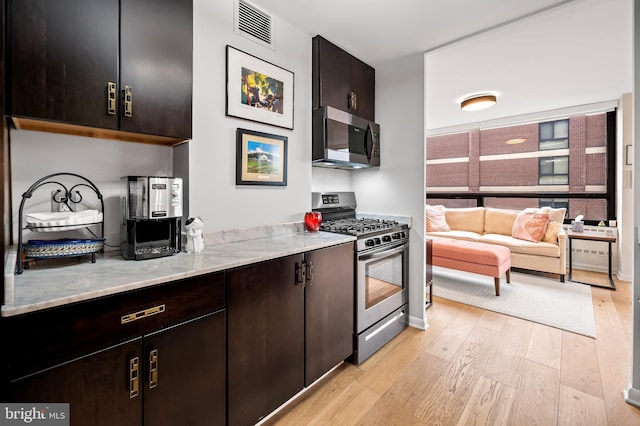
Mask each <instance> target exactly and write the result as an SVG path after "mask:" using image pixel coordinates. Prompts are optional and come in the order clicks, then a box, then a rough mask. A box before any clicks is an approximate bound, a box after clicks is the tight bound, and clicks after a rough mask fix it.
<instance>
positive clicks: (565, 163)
mask: <svg viewBox="0 0 640 426" xmlns="http://www.w3.org/2000/svg"><path fill="white" fill-rule="evenodd" d="M538 161H539V172H538V181H539V183H540V185H568V184H569V156H568V155H567V156H563V157H541V158H539V159H538Z"/></svg>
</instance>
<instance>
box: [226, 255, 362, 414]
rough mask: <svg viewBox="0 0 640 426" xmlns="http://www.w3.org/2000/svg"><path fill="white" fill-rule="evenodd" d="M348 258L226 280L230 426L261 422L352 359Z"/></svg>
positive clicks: (293, 263) (236, 273)
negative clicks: (321, 377)
mask: <svg viewBox="0 0 640 426" xmlns="http://www.w3.org/2000/svg"><path fill="white" fill-rule="evenodd" d="M353 256H354V251H353V244H344V245H339V246H334V247H329V248H325V249H320V250H315V251H311V252H307V253H305V254H304V255H302V254H300V255H294V256H288V257H283V258H279V259H275V260H271V261H267V262H263V263H259V264H255V265H251V266H247V267H242V268H238V269H234V270H232V271H229V272H228V273H227V281H226V282H227V290H226V294H227V315H228V329H227V333H228V334H227V335H228V340H227V345H228V376H227V380H228V394H227V397H228V418H229V425H233V426H238V425H240V426H241V425H253V424H255V423H257V422H259V421H260V420H261V419H263V418H264V417H266V416H268V415H269V414H270V413H271V412H273V411H274V410H275V409H277V408H278V407H279V406H281V405H282V404H283V403H285V402H286V401H288V400H289V399H290V398H291V397H293V396H294V395H295V394H296V393H298V392H299V391H301V390H302V389H303V388H304V387H305V386H307V385H309V384H311V383H312V382H313V381H315V380H316V379H317V378H319V377H320V376H322V375H323V374H324V373H326V372H327V371H329V370H330V369H331V368H333V367H334V366H336V365H337V364H339V363H340V362H341V361H343V360H345V359H347V358H348V357H349V356H350V355H351V354H352V353H353V321H354V317H353V309H354V302H353V298H354V258H353ZM302 271H304V274H303V273H302Z"/></svg>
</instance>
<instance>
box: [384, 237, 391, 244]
mask: <svg viewBox="0 0 640 426" xmlns="http://www.w3.org/2000/svg"><path fill="white" fill-rule="evenodd" d="M382 241H384V242H385V243H388V242H389V241H391V237H390V236H389V235H385V236H384V237H382Z"/></svg>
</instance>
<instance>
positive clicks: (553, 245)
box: [426, 205, 567, 282]
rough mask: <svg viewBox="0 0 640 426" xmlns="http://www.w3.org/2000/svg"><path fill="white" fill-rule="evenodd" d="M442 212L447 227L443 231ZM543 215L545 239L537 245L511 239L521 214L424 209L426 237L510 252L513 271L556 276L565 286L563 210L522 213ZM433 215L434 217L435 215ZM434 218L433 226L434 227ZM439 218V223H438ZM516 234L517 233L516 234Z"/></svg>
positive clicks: (547, 209)
mask: <svg viewBox="0 0 640 426" xmlns="http://www.w3.org/2000/svg"><path fill="white" fill-rule="evenodd" d="M442 211H444V219H445V220H446V225H444V228H445V229H446V228H450V230H438V229H442V228H443V226H438V225H442V224H443V222H442V219H443V218H442V213H441V212H442ZM528 211H529V212H535V213H546V214H548V216H549V222H548V225H547V226H546V228H545V234H544V238H543V239H542V240H541V241H540V242H536V241H528V240H524V239H521V238H515V237H513V236H512V232H514V229H513V228H514V226H513V225H514V223H515V222H516V218H517V217H518V215H519V214H520V211H517V210H507V209H496V208H489V207H487V208H485V207H474V208H451V209H449V208H444V207H442V206H429V205H427V228H426V229H427V232H426V236H427V237H436V238H437V237H445V238H454V239H459V240H467V241H477V242H482V243H489V244H498V245H501V246H505V247H508V248H509V249H510V250H511V266H512V267H514V268H522V269H529V270H534V271H542V272H550V273H553V274H558V275H559V276H560V281H562V282H564V280H565V274H566V269H567V262H566V244H567V234H566V233H565V231H564V229H563V228H562V222H563V220H564V214H565V209H549V208H543V209H535V210H534V209H526V210H524V212H528ZM434 212H436V213H434ZM434 217H435V218H436V219H435V224H436V226H434ZM438 218H439V219H440V222H438ZM516 234H517V232H516Z"/></svg>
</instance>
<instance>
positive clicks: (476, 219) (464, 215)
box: [445, 207, 485, 234]
mask: <svg viewBox="0 0 640 426" xmlns="http://www.w3.org/2000/svg"><path fill="white" fill-rule="evenodd" d="M484 210H485V209H484V207H469V208H456V209H446V210H445V218H446V220H447V223H448V224H449V227H450V228H451V229H452V230H453V229H455V230H458V231H471V232H476V233H478V234H482V233H483V232H484Z"/></svg>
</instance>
